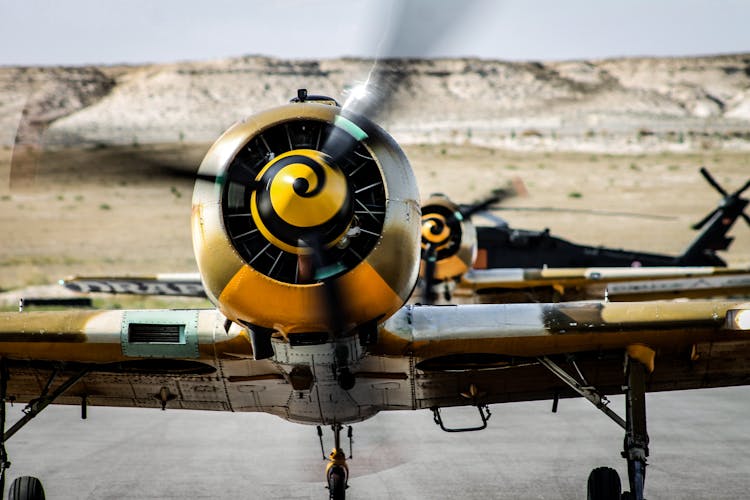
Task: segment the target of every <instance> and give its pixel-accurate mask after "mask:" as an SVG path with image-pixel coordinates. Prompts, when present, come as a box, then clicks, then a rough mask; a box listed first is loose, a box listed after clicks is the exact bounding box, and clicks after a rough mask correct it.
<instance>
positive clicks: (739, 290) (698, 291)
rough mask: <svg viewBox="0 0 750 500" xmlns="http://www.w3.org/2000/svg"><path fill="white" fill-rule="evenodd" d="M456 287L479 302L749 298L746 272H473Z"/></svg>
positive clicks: (697, 269)
mask: <svg viewBox="0 0 750 500" xmlns="http://www.w3.org/2000/svg"><path fill="white" fill-rule="evenodd" d="M460 286H461V287H462V288H464V289H469V290H471V291H472V292H475V293H478V294H479V295H480V296H481V297H482V302H509V301H513V299H515V301H522V302H528V301H545V300H554V301H559V300H589V299H593V300H601V299H604V298H605V297H606V298H607V299H608V300H611V301H640V300H661V299H673V298H680V297H684V298H707V297H713V296H728V295H748V294H750V269H748V268H731V267H730V268H724V267H640V268H634V267H609V268H607V267H599V268H549V269H515V268H508V269H502V268H497V269H480V270H471V271H469V272H468V273H466V274H465V275H464V276H463V277H462V279H461V282H460ZM457 293H458V292H457ZM534 299H536V300H534Z"/></svg>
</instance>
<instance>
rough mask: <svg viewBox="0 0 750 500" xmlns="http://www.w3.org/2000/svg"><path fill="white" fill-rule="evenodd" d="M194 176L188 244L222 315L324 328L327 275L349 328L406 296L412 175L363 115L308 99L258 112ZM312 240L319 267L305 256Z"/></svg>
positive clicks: (416, 213) (415, 262) (413, 245)
mask: <svg viewBox="0 0 750 500" xmlns="http://www.w3.org/2000/svg"><path fill="white" fill-rule="evenodd" d="M342 133H344V134H346V136H347V138H348V140H349V143H350V146H347V147H345V148H343V149H341V148H339V150H338V152H335V153H334V152H332V150H331V148H335V147H336V146H331V142H332V141H331V140H329V139H331V138H332V137H334V136H335V134H339V135H340V134H342ZM198 178H199V180H198V181H197V182H196V187H195V191H194V194H193V211H192V232H193V247H194V251H195V256H196V260H197V262H198V268H199V270H200V273H201V276H202V279H203V284H204V287H205V290H206V292H207V295H208V297H209V299H210V300H211V301H212V302H213V303H214V304H215V305H216V306H217V307H218V308H219V309H220V310H221V311H222V313H223V314H224V315H226V316H227V317H228V318H229V319H231V320H233V321H236V322H241V323H245V324H247V325H250V326H260V327H263V328H270V329H274V330H276V331H279V332H281V333H282V334H284V335H288V334H290V333H295V332H325V331H330V328H331V326H330V325H329V324H328V319H327V310H330V309H331V308H330V307H327V306H328V305H327V304H326V303H325V300H327V299H326V298H325V293H324V290H323V286H324V283H323V281H328V282H332V283H331V286H335V287H336V288H337V289H338V290H339V291H340V292H341V293H340V294H339V295H340V296H341V297H342V299H343V300H341V302H342V303H341V304H334V305H333V306H334V307H335V308H336V310H337V311H340V314H341V318H340V319H341V324H342V325H343V326H345V327H346V328H347V329H351V328H354V327H356V326H359V325H362V324H365V323H369V322H372V321H381V320H385V319H386V318H387V317H389V316H390V315H392V314H393V313H394V312H395V311H397V310H398V309H399V308H400V307H401V306H402V305H403V304H404V302H405V301H406V300H407V299H408V297H409V295H410V294H411V292H412V290H413V288H414V286H415V283H416V280H417V275H418V268H419V238H420V233H419V231H420V209H419V203H418V199H419V196H418V191H417V187H416V181H415V179H414V176H413V173H412V170H411V167H410V166H409V163H408V160H407V159H406V156H405V155H404V153H403V151H402V150H401V148H400V147H399V146H398V145H397V144H396V142H395V141H394V140H393V139H392V138H391V137H390V136H389V135H388V134H387V133H386V132H385V131H383V130H382V129H381V128H380V127H378V126H377V125H375V124H374V123H372V122H371V121H369V120H367V119H366V118H364V117H361V116H353V115H347V116H346V117H344V116H343V115H342V114H341V109H340V108H338V107H337V106H332V105H327V104H319V103H314V102H298V103H293V104H289V105H285V106H281V107H278V108H274V109H271V110H268V111H265V112H262V113H260V114H258V115H255V116H253V117H251V118H249V119H247V120H246V121H243V122H241V123H238V124H236V125H234V126H233V127H231V128H230V129H229V130H227V131H226V132H225V133H224V134H223V135H222V136H221V137H220V138H219V139H218V140H217V141H216V142H215V143H214V144H213V146H212V147H211V148H210V150H209V151H208V153H207V154H206V156H205V158H204V159H203V162H202V163H201V166H200V169H199V172H198ZM207 178H208V179H211V178H214V179H215V182H207V181H205V180H200V179H207ZM313 238H314V239H315V240H316V241H317V242H318V243H319V244H320V247H321V248H323V249H324V251H325V254H326V256H327V261H328V262H327V263H326V265H325V268H315V267H314V266H313V264H312V260H313V257H314V256H313V255H312V253H313V248H312V247H313V246H314V245H311V243H310V240H312V239H313Z"/></svg>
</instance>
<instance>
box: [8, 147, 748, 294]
mask: <svg viewBox="0 0 750 500" xmlns="http://www.w3.org/2000/svg"><path fill="white" fill-rule="evenodd" d="M206 149H207V145H196V146H192V147H187V146H183V147H181V148H180V149H179V150H175V149H173V147H168V146H164V147H156V146H154V147H150V146H149V147H146V146H142V147H131V148H99V149H88V150H80V149H78V150H63V151H52V152H45V153H43V154H42V155H41V157H40V158H39V159H38V161H37V162H36V164H35V168H36V170H35V173H34V175H32V176H31V177H33V183H32V185H31V187H25V188H20V189H19V188H16V187H14V188H12V189H11V188H10V187H9V177H10V150H8V149H5V150H3V151H0V230H2V234H3V235H4V237H3V242H2V244H0V290H10V289H15V288H19V287H24V286H30V285H40V284H48V283H55V282H56V281H57V280H58V279H60V278H63V277H65V276H68V275H71V274H87V275H121V274H131V275H134V274H146V273H156V272H187V271H194V270H195V269H196V267H195V263H194V261H193V251H192V243H191V238H190V224H189V217H190V200H191V195H192V180H190V179H189V176H187V175H184V176H174V175H173V170H172V167H175V166H176V167H181V168H182V169H183V170H181V171H182V172H188V171H189V170H190V169H191V168H192V169H196V168H197V165H198V164H199V162H200V159H201V157H202V155H203V153H204V152H205V150H206ZM405 151H406V153H407V156H408V157H409V159H410V161H411V163H412V166H413V167H414V171H415V173H416V176H417V180H418V184H419V186H420V192H421V194H422V196H423V197H427V196H428V195H429V194H430V193H433V192H442V193H445V194H447V195H448V196H450V197H451V198H453V199H455V200H456V201H459V202H471V201H474V200H477V199H480V198H482V197H483V196H484V195H486V194H487V193H489V191H491V190H492V189H493V188H495V187H499V186H502V185H504V184H505V183H506V182H507V181H508V180H509V179H511V178H513V177H519V178H521V179H522V180H523V181H524V183H525V185H526V188H527V190H528V195H527V196H525V197H519V198H514V199H510V200H507V201H505V202H504V203H503V207H504V208H507V209H509V210H507V211H498V212H496V215H499V216H501V217H504V218H506V219H507V220H508V221H509V223H510V224H511V225H512V226H515V227H519V228H524V229H543V228H545V227H549V228H550V229H551V230H552V232H553V234H557V235H560V236H563V237H566V238H568V239H570V240H572V241H575V242H580V243H587V244H594V245H607V246H615V247H621V248H627V249H639V250H648V251H653V252H664V253H679V252H680V251H681V250H682V249H683V248H685V247H686V246H687V245H688V244H689V242H690V241H691V240H692V239H693V238H694V237H695V232H694V231H692V230H691V229H690V225H691V224H693V223H695V222H697V221H698V220H700V219H701V218H702V217H703V216H704V215H706V214H707V213H708V212H709V211H711V210H712V209H713V208H714V207H715V206H716V205H717V204H718V203H719V201H720V196H719V195H718V193H717V192H716V191H714V190H713V189H712V188H711V187H710V186H709V185H708V184H707V183H706V182H705V181H704V179H703V178H702V177H701V176H700V174H699V172H698V169H699V167H700V166H706V167H707V168H708V169H709V170H710V171H711V172H712V174H713V175H714V177H715V178H716V179H717V180H718V181H719V182H720V183H721V184H722V185H723V186H724V187H725V189H727V190H728V191H734V190H736V189H737V188H739V187H740V186H741V185H742V184H743V183H744V182H745V181H747V180H748V178H749V177H750V155H749V154H747V153H741V152H731V151H723V150H706V151H703V152H700V153H685V154H676V153H656V154H654V153H651V154H640V155H630V154H628V155H623V154H616V155H615V154H613V155H609V154H597V153H591V154H589V153H569V152H560V153H554V152H533V153H529V152H515V151H504V150H496V149H485V148H479V147H474V146H455V145H425V146H409V147H406V148H405ZM14 168H15V167H14ZM519 207H531V208H542V207H555V208H559V209H574V210H596V211H612V212H629V213H633V214H646V215H652V216H656V217H639V216H625V215H603V214H593V213H582V212H570V213H568V212H545V211H540V212H536V211H512V209H514V208H519ZM477 222H479V221H477ZM732 234H733V235H734V236H735V237H736V240H735V242H734V244H733V245H732V247H731V249H730V251H729V252H727V253H725V254H723V256H724V257H725V258H726V260H728V261H729V263H730V264H732V265H748V264H750V228H749V227H748V226H747V225H746V224H745V223H744V222H743V221H739V222H738V223H737V225H736V226H735V227H734V229H733V231H732Z"/></svg>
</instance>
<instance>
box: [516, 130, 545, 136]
mask: <svg viewBox="0 0 750 500" xmlns="http://www.w3.org/2000/svg"><path fill="white" fill-rule="evenodd" d="M521 137H543V136H542V133H541V132H539V131H538V130H536V129H533V128H527V129H526V130H524V131H523V132H521Z"/></svg>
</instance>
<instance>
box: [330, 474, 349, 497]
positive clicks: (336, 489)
mask: <svg viewBox="0 0 750 500" xmlns="http://www.w3.org/2000/svg"><path fill="white" fill-rule="evenodd" d="M328 491H329V494H328V498H329V499H330V500H345V499H346V473H345V472H344V469H342V468H341V467H333V468H332V469H331V471H330V472H329V473H328Z"/></svg>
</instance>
